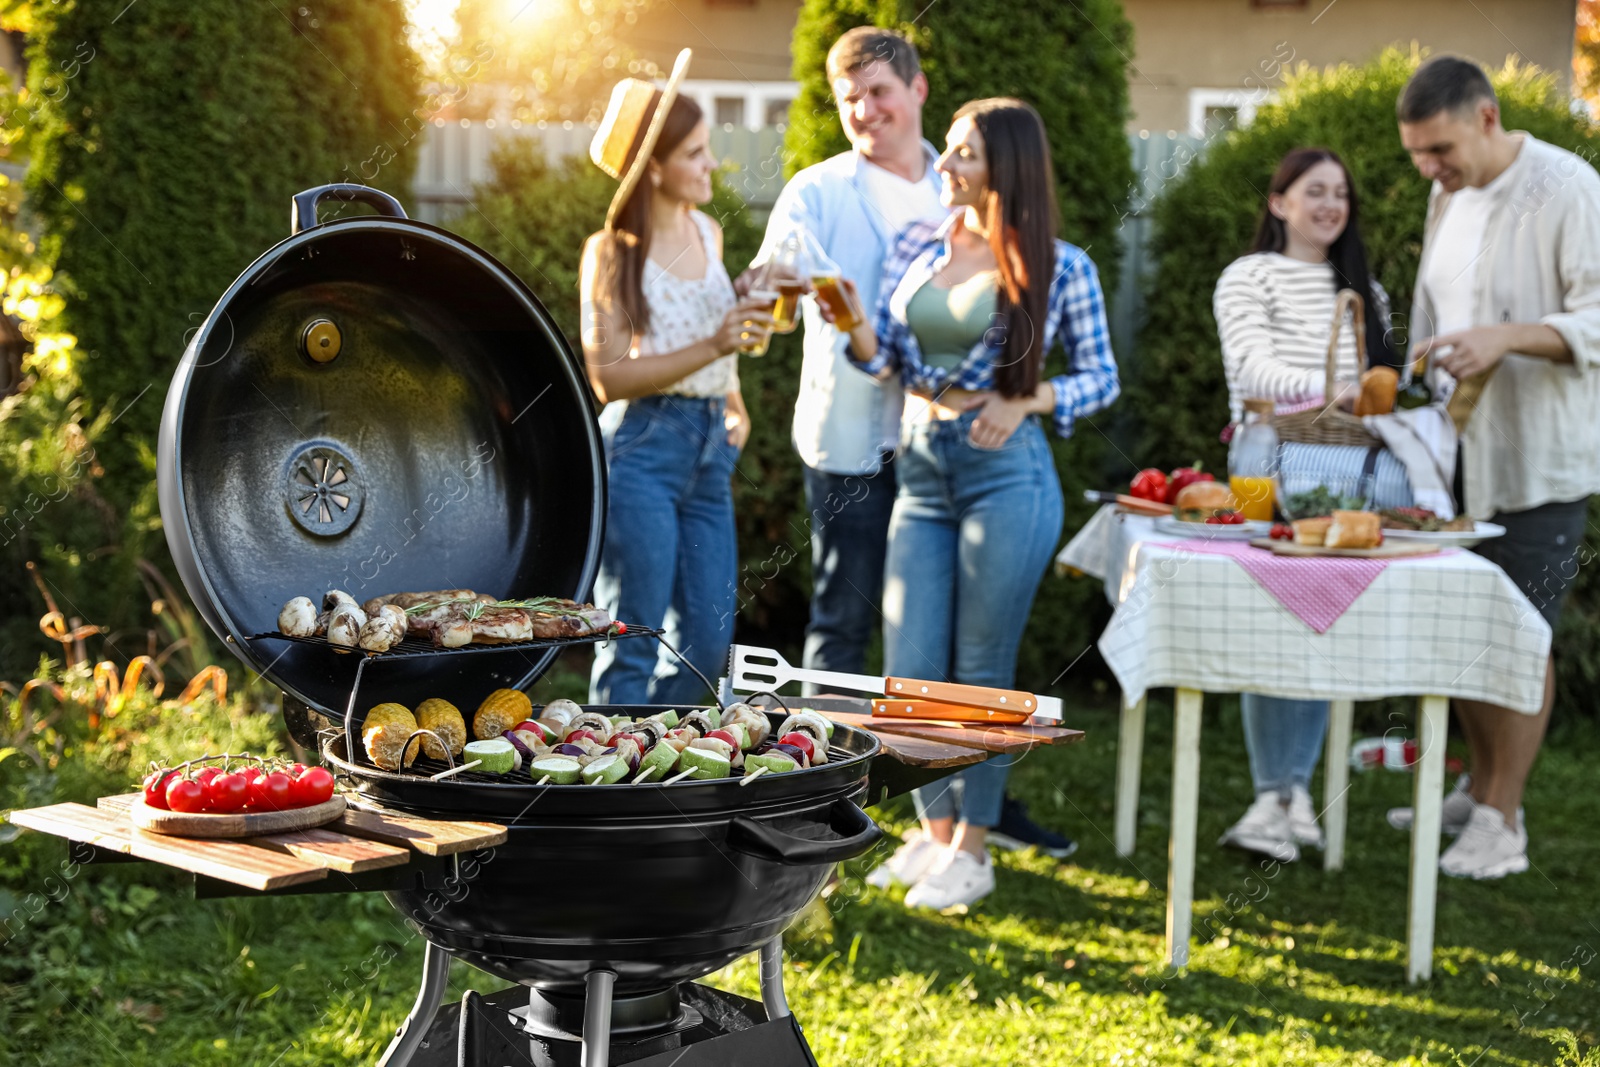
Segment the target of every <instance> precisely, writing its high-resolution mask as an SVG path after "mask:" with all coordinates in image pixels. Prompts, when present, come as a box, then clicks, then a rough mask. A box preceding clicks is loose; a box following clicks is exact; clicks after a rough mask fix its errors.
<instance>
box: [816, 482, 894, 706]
mask: <svg viewBox="0 0 1600 1067" xmlns="http://www.w3.org/2000/svg"><path fill="white" fill-rule="evenodd" d="M802 469H803V470H804V471H805V484H806V517H807V524H808V525H809V527H810V529H811V621H810V622H809V623H807V624H806V645H805V654H804V656H803V657H802V658H801V661H800V662H801V664H802V665H803V666H805V667H808V668H810V669H812V670H822V671H845V672H847V673H850V674H862V673H864V672H865V671H866V669H867V645H868V644H869V643H870V642H871V640H872V631H873V630H874V629H875V628H876V627H877V626H878V625H879V622H880V619H881V617H882V609H881V605H882V602H883V556H884V552H885V551H886V550H887V548H888V540H889V515H890V513H891V512H892V511H893V510H894V493H895V484H894V483H895V474H894V460H893V458H892V457H886V458H885V461H884V463H883V465H882V466H881V467H880V468H879V469H878V473H876V474H830V473H829V472H827V471H819V470H817V469H816V468H814V467H810V466H805V465H803V464H802ZM805 692H806V694H807V695H808V696H809V695H813V694H815V693H817V692H819V688H818V687H817V686H816V685H814V684H812V683H810V682H808V683H806V687H805Z"/></svg>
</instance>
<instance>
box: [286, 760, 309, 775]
mask: <svg viewBox="0 0 1600 1067" xmlns="http://www.w3.org/2000/svg"><path fill="white" fill-rule="evenodd" d="M306 770H307V768H306V765H305V764H304V763H291V764H289V769H288V770H286V771H284V772H283V773H284V774H287V775H288V776H289V777H290V778H298V777H300V776H301V775H302V774H304V773H306Z"/></svg>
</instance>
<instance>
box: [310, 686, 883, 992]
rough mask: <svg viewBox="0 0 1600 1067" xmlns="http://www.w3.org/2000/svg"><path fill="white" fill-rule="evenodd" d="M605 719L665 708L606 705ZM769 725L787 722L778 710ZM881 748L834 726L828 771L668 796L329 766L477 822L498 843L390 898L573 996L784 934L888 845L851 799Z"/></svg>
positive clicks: (731, 782) (375, 795)
mask: <svg viewBox="0 0 1600 1067" xmlns="http://www.w3.org/2000/svg"><path fill="white" fill-rule="evenodd" d="M595 710H598V711H602V712H605V713H607V714H634V715H645V714H650V713H652V712H654V711H656V710H658V709H654V708H638V707H633V708H629V707H597V708H596V709H595ZM773 718H774V726H776V725H777V717H776V716H774V717H773ZM878 752H879V744H878V741H877V739H876V738H874V737H873V736H872V735H871V734H869V733H866V732H865V731H860V730H852V729H850V728H849V727H846V726H840V727H838V728H837V731H836V732H835V735H834V738H833V745H832V749H831V754H832V755H834V756H835V757H836V758H835V760H834V761H832V762H829V763H827V764H825V765H823V766H821V767H815V768H812V769H810V770H806V771H798V772H791V773H789V774H782V775H773V774H767V775H763V776H762V777H760V778H758V779H756V780H755V781H753V782H751V783H750V784H749V785H747V786H741V785H740V784H739V781H738V780H737V779H731V778H730V779H728V780H726V781H718V782H680V783H676V784H674V785H670V786H660V785H651V784H648V783H647V784H645V785H641V786H594V787H589V786H545V787H537V786H534V785H532V784H531V783H529V782H528V781H527V780H526V779H525V778H520V777H519V776H508V779H510V778H517V781H515V782H513V781H510V780H508V781H506V782H503V783H485V782H480V781H467V782H460V781H456V780H454V779H446V780H443V781H439V782H431V781H428V780H427V779H423V778H418V777H415V776H410V775H404V774H391V773H387V772H383V771H376V770H373V769H372V768H370V767H365V766H358V765H356V764H353V763H351V762H350V761H348V760H346V759H345V758H344V739H343V737H342V736H340V737H331V738H330V739H329V740H328V741H327V743H326V744H325V745H324V748H323V755H324V758H325V759H326V760H327V762H328V763H329V765H330V766H332V767H333V768H334V769H335V772H336V773H338V774H340V775H341V776H346V775H348V776H349V777H350V778H351V779H353V780H354V781H355V782H356V783H357V785H358V788H359V790H360V792H361V794H362V795H363V796H364V797H366V798H367V799H369V800H371V801H373V802H375V803H377V804H379V805H381V806H382V807H383V808H385V809H387V810H390V811H393V812H394V813H396V814H415V815H419V816H431V817H444V818H459V819H472V818H477V819H482V820H485V821H491V822H499V823H501V824H504V825H506V826H507V827H508V837H507V840H506V842H505V843H504V844H502V845H499V846H497V847H495V848H493V849H485V850H483V851H481V852H478V853H473V854H470V855H464V856H463V857H461V862H460V864H459V868H458V870H456V871H453V872H449V873H439V874H430V875H423V874H418V875H417V876H416V879H417V881H416V885H415V886H414V887H413V888H410V889H406V890H401V891H392V892H390V893H389V894H388V897H389V900H390V902H391V903H392V904H393V905H394V906H395V907H396V908H397V909H398V910H399V911H400V912H401V913H402V914H403V915H405V916H406V917H407V918H409V919H410V920H411V921H412V922H414V923H415V924H416V925H417V927H418V928H419V929H420V930H421V931H422V933H423V935H424V936H425V937H427V938H428V940H430V941H432V942H434V943H435V944H437V945H439V946H441V947H443V948H445V949H448V950H449V951H450V952H451V953H452V954H453V955H455V956H457V957H458V958H460V959H463V960H465V961H467V962H468V963H471V964H473V965H474V966H476V967H479V968H482V969H483V970H485V971H487V972H489V973H490V974H493V975H496V976H498V977H500V978H503V979H506V980H507V981H512V982H520V983H523V984H525V985H530V986H537V987H539V988H541V989H544V990H547V991H552V992H562V993H570V994H573V995H576V994H579V993H581V992H582V989H583V980H584V976H585V975H586V974H588V973H589V972H590V971H592V970H595V969H597V968H604V969H608V970H612V971H614V972H615V973H616V975H617V992H618V994H619V995H626V996H635V995H640V994H646V993H651V992H656V991H660V990H664V989H667V988H669V987H671V986H673V985H676V984H678V983H680V982H686V981H693V980H694V979H697V978H702V977H704V976H705V975H707V974H710V973H711V972H712V971H715V970H717V969H718V968H720V967H723V966H725V965H727V964H728V963H730V962H732V961H733V960H735V959H738V958H739V957H740V956H743V955H745V954H746V953H749V952H752V951H754V950H755V949H757V948H759V947H760V946H761V945H762V943H764V942H766V941H768V940H770V939H771V938H773V937H775V936H776V935H778V934H780V933H782V932H783V930H784V929H785V928H786V927H787V926H789V925H790V924H791V923H792V922H793V921H794V920H795V918H796V917H797V916H798V915H799V914H800V912H801V911H802V910H804V909H805V907H806V906H807V905H808V904H810V903H811V902H812V901H813V900H814V899H816V897H817V894H818V893H820V892H821V890H822V887H823V885H824V884H825V883H826V881H827V879H828V873H829V871H830V870H831V869H832V867H833V865H834V864H835V863H838V862H840V861H842V860H845V859H849V858H851V857H854V856H858V855H860V854H861V853H863V852H865V851H866V850H867V849H868V848H870V847H872V845H873V844H874V843H875V842H876V841H877V840H878V839H879V838H880V837H881V836H882V831H880V830H879V829H878V828H877V826H876V825H875V824H874V823H873V822H872V820H871V818H870V817H869V816H868V815H867V814H866V813H865V812H863V811H862V810H861V809H860V807H859V806H858V804H859V802H860V801H861V800H863V799H864V798H865V795H866V786H867V772H868V770H869V767H870V764H871V762H872V759H873V758H874V757H875V756H876V755H877V754H878Z"/></svg>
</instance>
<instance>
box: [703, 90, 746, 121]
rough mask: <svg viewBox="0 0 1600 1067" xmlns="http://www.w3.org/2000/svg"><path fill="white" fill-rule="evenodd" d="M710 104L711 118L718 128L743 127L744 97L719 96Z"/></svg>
mask: <svg viewBox="0 0 1600 1067" xmlns="http://www.w3.org/2000/svg"><path fill="white" fill-rule="evenodd" d="M711 103H712V116H713V118H714V119H715V121H716V124H717V125H718V126H743V125H744V97H742V96H719V97H715V98H714V99H713V100H712V102H711Z"/></svg>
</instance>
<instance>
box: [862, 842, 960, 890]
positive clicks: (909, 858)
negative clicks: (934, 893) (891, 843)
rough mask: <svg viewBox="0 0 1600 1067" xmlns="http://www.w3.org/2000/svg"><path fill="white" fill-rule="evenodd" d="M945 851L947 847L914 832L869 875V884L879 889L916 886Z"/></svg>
mask: <svg viewBox="0 0 1600 1067" xmlns="http://www.w3.org/2000/svg"><path fill="white" fill-rule="evenodd" d="M944 850H945V846H944V845H942V844H940V843H939V842H937V841H935V840H934V839H933V838H931V837H925V836H923V834H922V832H921V831H920V830H919V831H914V832H913V833H912V834H911V836H910V837H907V838H906V843H905V844H903V845H901V846H900V847H899V848H897V849H895V850H894V855H892V856H890V857H889V859H888V860H887V861H886V862H884V863H882V864H880V865H878V866H877V867H874V868H873V869H872V870H871V871H870V872H869V873H868V874H867V884H868V885H870V886H876V887H877V888H879V889H888V888H889V887H890V886H891V885H896V884H898V885H916V884H917V883H918V882H919V881H921V880H922V876H923V875H925V874H927V873H928V872H929V871H930V870H932V869H933V865H934V864H935V863H938V862H939V857H940V855H942V854H943V852H944Z"/></svg>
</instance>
